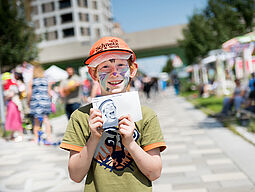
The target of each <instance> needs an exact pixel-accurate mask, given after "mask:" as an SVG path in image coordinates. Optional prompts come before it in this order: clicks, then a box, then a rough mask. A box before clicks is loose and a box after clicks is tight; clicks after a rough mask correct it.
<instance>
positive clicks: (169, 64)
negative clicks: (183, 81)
mask: <svg viewBox="0 0 255 192" xmlns="http://www.w3.org/2000/svg"><path fill="white" fill-rule="evenodd" d="M173 68H174V67H173V61H172V59H170V58H169V59H168V60H167V63H166V65H165V66H164V67H163V69H162V72H167V73H170V72H171V71H172V70H173Z"/></svg>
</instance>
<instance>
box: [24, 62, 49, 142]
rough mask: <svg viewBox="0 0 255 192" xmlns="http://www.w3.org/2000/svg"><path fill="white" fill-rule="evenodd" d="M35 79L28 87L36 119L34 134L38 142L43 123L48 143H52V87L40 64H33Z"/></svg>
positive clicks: (31, 106) (30, 104)
mask: <svg viewBox="0 0 255 192" xmlns="http://www.w3.org/2000/svg"><path fill="white" fill-rule="evenodd" d="M33 64H34V71H33V78H32V79H31V80H30V82H29V85H28V96H27V100H28V105H29V106H30V113H31V115H32V116H33V119H34V125H33V132H34V138H35V139H34V140H35V142H38V138H39V133H38V132H39V130H40V128H41V124H42V123H43V124H44V125H45V128H46V135H47V140H46V141H47V142H51V125H50V121H49V114H50V113H51V98H50V86H49V84H48V80H47V78H46V77H45V76H44V70H43V68H42V66H41V65H40V64H39V63H38V62H33Z"/></svg>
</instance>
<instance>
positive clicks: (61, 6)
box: [59, 0, 72, 9]
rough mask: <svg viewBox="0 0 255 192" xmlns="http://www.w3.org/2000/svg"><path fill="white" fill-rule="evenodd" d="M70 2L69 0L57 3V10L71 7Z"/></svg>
mask: <svg viewBox="0 0 255 192" xmlns="http://www.w3.org/2000/svg"><path fill="white" fill-rule="evenodd" d="M71 6H72V5H71V1H70V0H61V1H59V9H66V8H69V7H71Z"/></svg>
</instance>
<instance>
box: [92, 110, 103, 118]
mask: <svg viewBox="0 0 255 192" xmlns="http://www.w3.org/2000/svg"><path fill="white" fill-rule="evenodd" d="M96 116H99V117H102V113H101V111H99V110H98V109H93V108H91V109H90V119H93V118H95V117H96Z"/></svg>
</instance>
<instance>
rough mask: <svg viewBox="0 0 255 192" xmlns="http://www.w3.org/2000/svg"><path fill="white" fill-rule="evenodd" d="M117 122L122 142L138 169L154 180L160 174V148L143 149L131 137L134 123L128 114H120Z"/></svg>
mask: <svg viewBox="0 0 255 192" xmlns="http://www.w3.org/2000/svg"><path fill="white" fill-rule="evenodd" d="M119 120H120V122H119V129H120V134H121V136H122V142H123V144H124V146H125V147H126V148H127V150H128V152H129V153H130V155H131V156H132V157H133V159H134V161H135V163H136V165H137V166H138V168H139V169H140V171H141V172H142V173H143V174H144V175H145V176H146V177H147V178H148V179H149V180H151V181H154V180H156V179H157V178H159V177H160V175H161V169H162V162H161V157H160V149H159V148H155V149H151V150H149V151H147V152H146V151H144V150H143V149H142V148H141V147H140V146H139V145H138V144H137V143H136V142H135V140H134V139H133V132H134V129H135V124H134V122H133V121H132V120H131V118H130V116H129V115H125V116H122V117H121V118H120V119H119Z"/></svg>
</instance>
